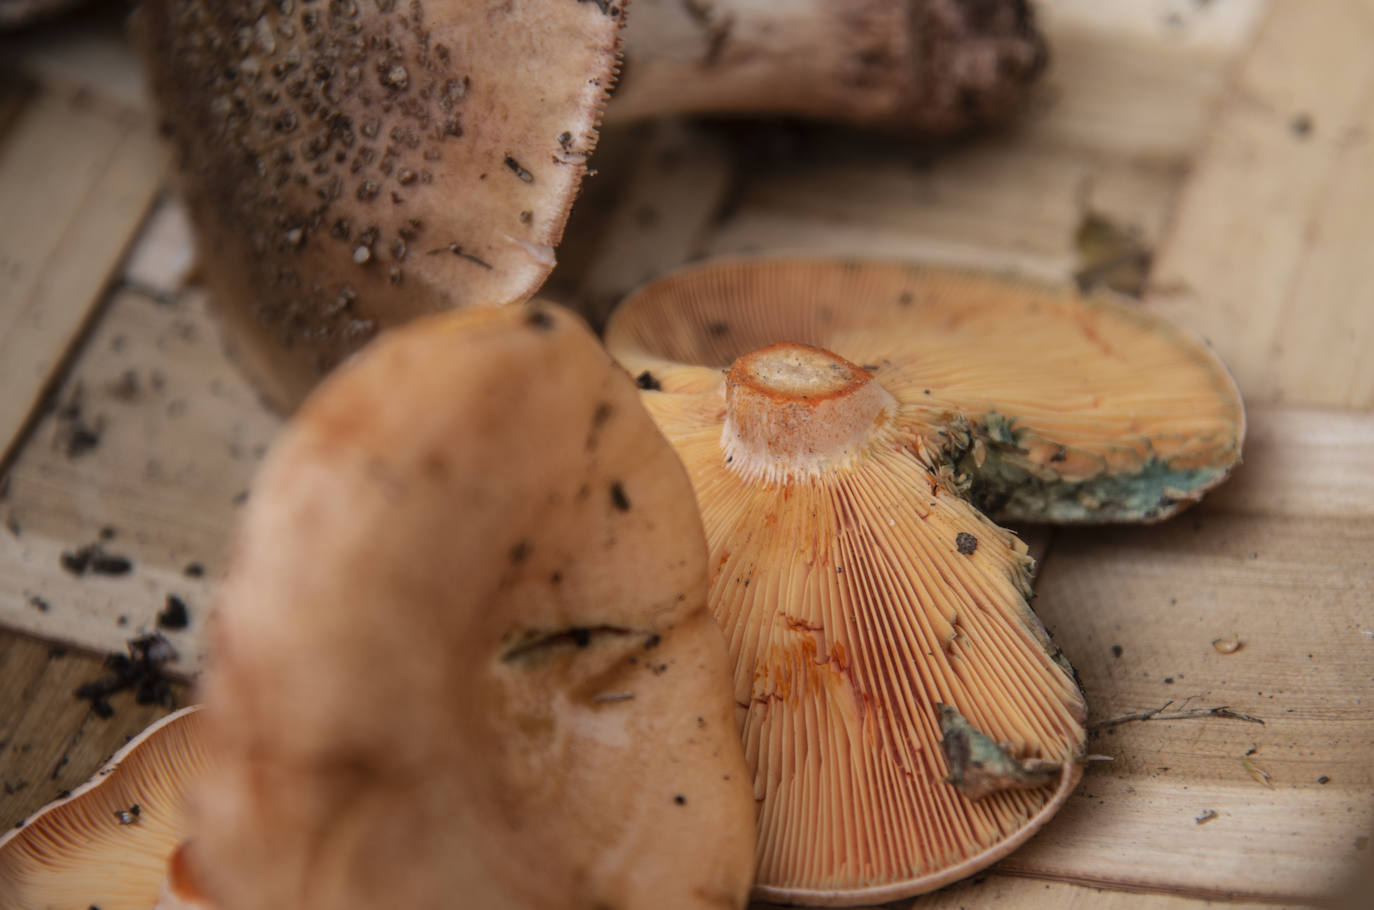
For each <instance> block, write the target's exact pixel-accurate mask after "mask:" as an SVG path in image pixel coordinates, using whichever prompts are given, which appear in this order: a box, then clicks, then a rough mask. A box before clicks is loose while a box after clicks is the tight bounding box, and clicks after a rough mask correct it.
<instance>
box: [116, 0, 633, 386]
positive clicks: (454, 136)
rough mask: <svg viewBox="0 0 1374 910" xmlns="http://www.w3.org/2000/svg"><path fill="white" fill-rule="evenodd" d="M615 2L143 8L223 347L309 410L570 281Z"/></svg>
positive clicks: (143, 41) (203, 2)
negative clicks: (395, 351) (425, 345)
mask: <svg viewBox="0 0 1374 910" xmlns="http://www.w3.org/2000/svg"><path fill="white" fill-rule="evenodd" d="M621 19H622V5H620V4H617V3H607V2H598V3H577V2H555V0H525V2H520V3H488V2H477V0H332V2H329V3H323V2H311V0H272V2H265V0H213V2H212V0H144V2H143V3H142V4H141V5H140V9H139V10H138V13H137V17H136V29H135V31H136V34H137V36H138V37H139V43H140V45H141V51H142V57H143V59H144V64H145V70H146V73H147V77H148V82H149V84H150V88H151V90H152V94H153V96H154V97H155V99H156V100H157V102H158V106H159V108H160V115H161V123H162V127H163V130H164V132H165V133H166V134H167V135H168V136H169V137H170V139H171V142H172V146H173V148H174V151H175V155H176V160H177V164H178V169H179V171H180V172H181V177H182V180H181V185H182V189H183V191H184V194H185V196H186V199H187V201H188V203H189V209H190V212H191V215H192V220H193V222H194V225H195V229H196V235H197V245H198V248H199V251H200V262H201V270H202V273H203V275H204V278H205V280H206V282H207V284H208V285H209V288H210V290H211V294H212V298H213V301H214V303H215V304H216V309H217V312H218V314H219V316H220V319H221V322H222V324H223V325H224V328H225V331H226V337H227V340H228V341H229V343H230V346H231V348H233V349H234V351H235V352H236V354H237V357H238V359H239V360H240V361H241V364H242V366H243V367H244V368H245V370H246V371H247V372H248V373H249V374H250V375H251V376H252V377H253V378H254V379H255V380H256V381H257V384H258V386H259V388H260V390H261V391H262V393H263V394H264V396H265V397H266V398H267V399H268V400H269V401H270V402H272V403H273V404H275V405H276V406H277V407H279V408H283V409H290V408H293V407H294V406H295V405H296V404H298V403H299V401H300V399H301V398H302V397H303V396H304V394H305V393H306V392H307V391H308V390H309V389H310V388H311V387H312V386H313V385H314V383H315V382H316V381H317V380H318V378H319V377H320V376H321V375H322V374H323V373H324V372H325V371H327V370H328V369H330V368H332V367H333V365H335V364H336V363H338V362H339V361H340V360H341V359H343V358H344V357H345V356H346V355H347V354H349V353H350V352H352V351H353V350H356V349H357V348H358V347H359V346H361V345H362V344H363V343H364V342H365V341H366V340H367V339H368V338H370V337H371V336H372V335H374V334H375V333H376V331H378V330H379V329H382V328H385V327H386V326H389V325H394V324H397V323H400V322H403V321H405V320H408V319H411V318H414V317H416V316H419V315H422V314H425V313H430V312H434V311H438V310H442V309H447V308H450V307H462V306H468V305H472V304H484V305H485V304H502V303H510V302H513V301H523V300H525V299H527V298H528V297H529V296H530V295H531V294H533V293H534V291H535V289H537V288H538V287H539V285H540V284H541V283H542V282H543V280H544V278H545V277H546V276H547V275H548V273H549V271H550V270H551V269H552V267H553V265H554V255H553V250H554V247H555V246H556V245H557V244H558V242H559V239H560V238H561V236H562V233H563V227H564V223H565V222H566V220H567V216H568V212H569V209H570V207H571V205H572V201H573V198H574V197H575V196H576V193H577V189H578V185H579V183H580V181H581V179H582V176H583V175H584V174H585V173H586V160H587V157H588V155H589V154H590V153H591V151H592V149H593V147H594V146H595V145H596V138H597V127H598V124H599V120H600V116H601V110H602V107H603V104H604V102H605V100H606V96H607V92H608V90H609V89H610V86H611V84H612V81H613V79H614V73H615V67H616V53H617V50H616V41H617V38H616V33H617V30H618V29H619V27H620V22H621Z"/></svg>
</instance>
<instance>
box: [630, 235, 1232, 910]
mask: <svg viewBox="0 0 1374 910" xmlns="http://www.w3.org/2000/svg"><path fill="white" fill-rule="evenodd" d="M607 343H608V346H609V348H610V349H611V351H612V353H613V354H614V355H615V356H616V357H617V358H618V359H619V360H620V361H621V363H622V364H623V365H624V366H625V367H626V368H627V369H628V371H629V372H630V373H631V374H633V375H637V376H638V378H639V383H640V385H641V387H642V388H645V389H646V391H644V393H643V397H644V401H645V404H646V406H647V407H648V408H649V410H650V412H651V413H652V414H653V415H654V417H655V419H656V420H657V421H658V423H659V425H660V427H662V428H663V430H664V432H665V434H666V435H667V436H668V438H669V439H670V440H671V441H672V442H673V444H674V445H675V446H676V447H677V449H678V451H679V454H680V455H681V456H682V459H683V462H684V463H685V464H686V465H687V468H688V472H689V473H690V474H691V476H692V481H693V484H694V486H695V488H696V491H697V498H698V502H699V505H700V508H701V510H702V517H703V521H704V522H705V525H706V533H707V542H708V546H709V549H710V560H711V568H712V572H713V576H712V580H711V596H710V603H711V607H712V610H713V611H714V613H715V615H716V618H717V620H718V621H719V622H720V624H721V626H722V628H723V629H724V631H725V635H726V639H727V641H728V643H729V646H730V653H731V658H732V659H733V660H734V661H735V700H736V705H737V708H738V716H739V718H740V723H741V729H742V730H743V735H744V742H745V752H746V757H747V759H748V760H749V762H750V765H751V767H752V769H753V771H754V787H755V796H756V798H757V799H758V800H759V801H760V807H759V844H758V855H759V868H758V873H757V884H756V893H757V894H759V895H761V896H765V897H769V898H774V899H779V900H788V901H794V902H800V903H815V904H828V903H855V902H862V901H875V900H887V899H893V898H897V897H901V896H905V895H908V894H914V893H919V892H921V891H928V890H931V889H933V888H936V887H940V886H942V885H944V884H947V883H948V882H950V881H953V880H955V879H957V878H960V877H963V876H966V875H969V874H971V873H972V872H974V871H976V870H977V869H978V868H980V867H982V866H986V865H987V864H989V863H991V862H993V861H994V860H996V859H998V858H1000V857H1001V856H1003V855H1005V854H1006V853H1008V852H1010V850H1012V849H1013V848H1014V847H1016V846H1017V845H1018V844H1020V843H1022V842H1023V841H1024V840H1025V839H1026V838H1027V837H1029V836H1030V834H1031V833H1033V832H1034V831H1035V830H1036V829H1037V828H1038V827H1039V826H1040V825H1041V824H1043V822H1044V821H1045V820H1047V819H1048V817H1049V816H1050V815H1051V814H1052V813H1053V812H1054V811H1055V810H1056V809H1057V808H1058V806H1059V805H1060V804H1062V802H1063V800H1064V799H1066V798H1067V796H1068V794H1069V792H1070V791H1071V790H1072V788H1073V786H1074V784H1075V783H1076V782H1077V779H1078V777H1079V774H1080V770H1079V766H1078V760H1079V758H1080V756H1081V753H1082V749H1083V743H1084V739H1085V731H1084V727H1083V723H1084V718H1085V715H1086V708H1085V705H1084V702H1083V698H1082V694H1081V692H1080V691H1079V689H1078V687H1077V684H1076V681H1075V680H1074V678H1073V675H1072V670H1071V668H1069V667H1068V665H1067V662H1065V661H1064V660H1063V659H1062V657H1061V655H1060V654H1059V653H1058V651H1057V650H1056V649H1055V648H1054V646H1053V644H1052V643H1051V642H1050V641H1049V639H1048V637H1047V635H1046V634H1045V631H1044V629H1043V627H1042V626H1041V624H1040V622H1039V621H1038V619H1037V618H1036V617H1035V615H1034V614H1033V613H1032V612H1031V611H1030V608H1029V606H1028V603H1027V600H1028V598H1029V596H1030V572H1029V570H1030V560H1029V558H1028V557H1027V555H1026V548H1025V546H1024V544H1022V543H1021V541H1019V540H1018V539H1017V538H1016V537H1015V536H1014V535H1012V534H1010V533H1008V532H1006V531H1005V530H1003V529H1001V528H999V527H998V526H997V525H995V524H994V523H993V522H992V521H991V520H989V519H988V518H987V517H985V516H984V515H983V514H982V513H981V512H980V511H979V509H978V508H977V505H976V504H981V505H984V506H989V507H993V508H997V509H999V510H1000V511H1001V513H1002V514H1009V515H1015V516H1017V517H1022V518H1025V517H1034V518H1041V519H1045V518H1050V519H1074V520H1082V519H1095V520H1101V519H1113V520H1119V519H1126V518H1137V519H1138V518H1158V517H1162V516H1163V515H1164V514H1167V513H1168V512H1171V511H1173V510H1174V509H1176V508H1177V507H1178V506H1179V503H1180V502H1182V501H1185V500H1187V499H1190V498H1195V497H1196V496H1198V495H1200V494H1201V491H1202V490H1203V489H1205V488H1206V487H1207V486H1210V485H1211V484H1212V483H1215V482H1217V481H1219V480H1220V479H1221V478H1222V477H1223V476H1224V475H1225V473H1226V471H1227V470H1229V468H1230V466H1231V464H1232V463H1233V462H1234V460H1235V458H1236V456H1237V454H1238V451H1239V445H1240V434H1241V432H1242V430H1243V416H1242V411H1241V408H1240V403H1239V399H1238V398H1237V397H1236V395H1235V391H1234V386H1233V385H1232V383H1231V380H1230V378H1229V376H1228V375H1227V374H1226V372H1225V370H1224V369H1223V368H1222V367H1221V366H1220V364H1218V363H1217V361H1216V359H1215V358H1214V357H1213V356H1212V355H1211V354H1210V353H1209V352H1208V351H1207V350H1206V349H1205V348H1204V347H1203V346H1202V345H1200V344H1198V343H1196V342H1195V341H1193V340H1191V339H1189V338H1187V337H1186V336H1185V335H1183V334H1182V333H1180V332H1177V331H1175V330H1173V329H1172V328H1170V327H1168V326H1165V325H1162V324H1160V323H1159V322H1158V321H1156V320H1153V319H1150V318H1149V317H1147V316H1144V315H1141V314H1139V313H1136V312H1133V311H1131V310H1128V309H1126V308H1125V307H1122V306H1118V305H1115V304H1113V303H1110V302H1106V301H1096V300H1094V301H1088V300H1083V299H1081V298H1078V297H1074V296H1071V295H1066V294H1063V293H1059V292H1054V291H1048V290H1045V289H1043V288H1034V287H1027V286H1024V285H1019V284H1013V283H1009V282H1005V281H997V280H993V279H989V278H980V277H977V276H974V275H970V274H962V273H956V272H947V271H940V270H934V269H925V268H915V267H910V266H905V265H896V264H886V263H859V262H840V261H811V260H805V261H787V260H766V261H724V262H721V263H716V264H706V265H703V266H699V267H696V268H692V269H688V270H685V271H683V272H681V273H678V274H677V275H674V276H670V277H668V278H665V279H663V280H661V281H659V282H656V283H654V284H651V285H650V286H648V287H647V288H645V289H644V290H642V291H641V292H639V293H638V294H637V295H635V296H633V297H632V298H631V299H630V300H628V301H627V302H626V303H625V304H624V305H623V307H622V308H621V309H620V310H619V311H618V312H617V313H616V314H614V315H613V316H612V319H611V322H610V324H609V326H608V329H607ZM722 370H724V371H725V373H724V375H722ZM970 475H971V476H970ZM1157 475H1163V478H1164V479H1161V478H1160V476H1157ZM1175 485H1177V486H1175ZM1118 488H1119V489H1122V490H1124V491H1125V492H1124V493H1122V494H1120V495H1108V494H1109V493H1112V494H1114V491H1116V490H1117V489H1118ZM970 495H972V497H973V501H970V499H969V496H970Z"/></svg>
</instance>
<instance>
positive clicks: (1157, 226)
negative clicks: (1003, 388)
mask: <svg viewBox="0 0 1374 910" xmlns="http://www.w3.org/2000/svg"><path fill="white" fill-rule="evenodd" d="M1204 6H1205V7H1207V8H1202V7H1204ZM1213 6H1215V7H1218V8H1217V9H1211V7H1213ZM1189 7H1193V5H1192V4H1190V5H1189ZM1263 10H1264V4H1262V3H1256V2H1231V3H1225V4H1206V5H1197V6H1196V7H1195V8H1190V9H1186V10H1184V11H1183V12H1177V10H1176V9H1175V8H1174V7H1171V6H1169V5H1166V4H1160V3H1149V4H1140V5H1138V6H1133V7H1132V11H1131V12H1121V11H1119V10H1118V13H1119V15H1117V14H1111V13H1109V12H1107V11H1104V9H1103V8H1102V7H1101V5H1100V4H1089V3H1084V2H1080V0H1057V2H1051V3H1047V4H1044V5H1043V6H1042V7H1041V9H1040V13H1041V18H1042V19H1043V21H1044V22H1045V27H1046V30H1047V32H1048V35H1049V40H1050V43H1051V46H1052V55H1053V61H1054V62H1053V64H1052V69H1051V72H1050V74H1049V76H1048V77H1047V83H1046V86H1045V88H1044V89H1043V91H1042V92H1041V94H1040V96H1039V97H1038V98H1037V99H1034V100H1033V103H1032V105H1031V109H1030V110H1029V111H1028V112H1027V113H1026V114H1025V115H1024V116H1023V117H1021V118H1020V119H1019V120H1018V121H1017V122H1016V123H1014V124H1013V125H1011V126H1010V127H1008V128H1007V129H1005V130H1002V131H999V132H996V133H994V134H990V135H987V136H983V137H981V138H978V139H975V140H972V141H970V142H967V143H961V144H959V145H957V146H955V147H952V148H949V149H945V150H931V149H921V148H919V147H916V146H913V144H912V143H910V142H908V141H892V140H882V139H876V138H875V137H872V136H862V135H853V134H852V133H850V134H844V135H835V134H823V133H822V134H819V135H818V134H816V133H813V132H802V133H800V134H799V135H796V136H791V137H789V136H787V135H785V134H784V136H783V140H784V141H783V142H777V141H775V142H774V143H773V145H775V146H776V145H783V147H784V148H786V149H787V154H784V155H779V154H777V153H776V151H774V150H772V149H770V148H769V147H768V146H767V144H766V143H761V144H762V145H764V147H763V148H762V150H761V151H760V152H759V153H758V154H755V155H751V154H750V150H748V149H745V150H744V152H743V153H742V154H741V153H740V152H738V151H737V153H736V154H737V157H741V158H743V159H745V160H749V159H750V158H751V157H752V158H753V159H755V162H756V165H755V166H754V167H753V168H750V169H747V170H746V171H745V173H744V174H743V177H742V181H741V182H742V183H743V184H744V189H743V192H742V193H741V196H740V198H739V200H738V205H737V209H736V211H735V212H734V214H733V217H731V218H730V219H729V220H727V221H726V222H725V223H724V224H723V225H721V226H720V228H719V229H718V230H717V231H715V232H714V234H713V235H712V236H711V237H710V238H709V241H708V244H707V251H708V252H711V253H742V252H758V251H764V250H787V251H808V252H821V253H831V254H841V255H864V256H875V257H893V258H904V259H924V260H932V261H940V262H946V263H957V264H966V265H972V266H979V267H989V268H994V269H999V270H1006V271H1011V272H1015V273H1017V274H1021V275H1026V276H1031V277H1037V278H1042V279H1047V280H1055V281H1065V280H1067V279H1069V278H1070V277H1071V276H1073V275H1074V273H1075V272H1076V271H1078V269H1079V268H1081V267H1082V266H1083V265H1084V262H1083V259H1082V252H1081V250H1080V248H1079V247H1080V243H1079V239H1078V234H1079V229H1080V227H1081V226H1082V225H1083V223H1084V221H1085V219H1086V218H1087V217H1088V216H1089V215H1090V214H1091V215H1096V216H1099V217H1104V218H1106V219H1107V220H1108V221H1109V222H1110V223H1112V224H1115V225H1117V226H1119V227H1121V228H1123V229H1129V230H1131V231H1133V232H1134V233H1135V234H1137V235H1138V238H1139V242H1140V244H1141V245H1142V247H1143V248H1144V249H1145V250H1147V251H1148V249H1149V248H1150V247H1152V246H1153V245H1154V244H1155V243H1156V242H1158V241H1159V239H1160V238H1162V237H1163V236H1164V234H1165V233H1166V231H1167V229H1168V227H1169V226H1170V225H1171V223H1172V220H1173V210H1174V201H1175V198H1176V195H1177V193H1178V191H1179V189H1180V188H1181V186H1182V185H1183V184H1184V182H1185V180H1186V178H1187V175H1188V173H1189V167H1190V159H1191V157H1192V155H1193V154H1194V153H1195V152H1196V150H1197V149H1198V148H1199V147H1201V146H1202V145H1203V143H1204V142H1205V141H1206V137H1207V134H1208V127H1209V124H1210V116H1211V112H1212V110H1213V108H1214V106H1215V104H1216V102H1217V99H1218V98H1219V97H1220V95H1221V93H1222V92H1223V90H1224V89H1225V87H1226V85H1227V80H1228V77H1229V74H1230V72H1231V70H1232V69H1233V68H1234V66H1235V65H1236V62H1237V60H1238V59H1239V58H1240V56H1241V54H1242V53H1243V51H1244V49H1245V48H1246V46H1247V45H1248V42H1249V41H1250V39H1251V35H1252V32H1253V30H1254V28H1255V25H1256V22H1257V21H1258V20H1259V18H1260V16H1261V14H1262V13H1263ZM1175 15H1178V16H1182V17H1183V18H1182V19H1180V21H1179V23H1178V24H1174V23H1173V19H1172V18H1171V17H1173V16H1175ZM788 139H790V142H788V141H786V140H788ZM770 152H771V154H770Z"/></svg>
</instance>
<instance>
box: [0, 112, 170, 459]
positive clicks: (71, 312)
mask: <svg viewBox="0 0 1374 910" xmlns="http://www.w3.org/2000/svg"><path fill="white" fill-rule="evenodd" d="M163 163H164V153H163V151H162V149H161V147H160V146H159V145H158V143H157V141H156V139H155V138H154V136H153V135H152V131H151V130H150V129H149V127H148V124H147V123H146V122H145V121H144V120H143V119H141V118H139V117H137V116H134V115H132V114H129V113H126V112H121V111H119V110H117V109H111V108H109V107H108V106H106V105H104V104H101V103H96V102H94V101H91V100H89V99H85V98H83V97H81V96H75V95H72V94H70V93H67V92H63V91H56V90H53V91H41V92H39V93H38V94H36V95H35V96H34V97H33V98H32V99H30V100H29V101H28V103H27V104H26V105H25V106H24V108H23V109H22V110H21V111H20V112H19V113H18V114H17V115H16V116H14V117H13V118H12V119H11V121H10V124H9V128H8V129H7V130H6V133H5V135H4V137H3V142H0V212H5V213H6V216H5V218H4V219H3V220H0V272H3V274H4V278H5V280H4V284H3V291H2V292H0V388H3V389H4V395H3V396H0V466H3V465H4V463H5V462H6V461H7V460H8V459H9V458H10V457H11V456H12V454H13V450H14V447H15V446H16V444H17V443H18V441H19V438H20V435H21V434H22V432H23V430H24V428H25V427H26V426H27V424H28V422H29V420H30V419H31V417H32V416H33V414H34V412H35V410H36V408H37V407H38V405H39V403H40V401H41V399H42V397H43V394H44V392H45V391H46V390H47V388H48V386H49V385H50V383H51V382H52V381H53V379H54V377H55V375H56V371H57V370H58V369H59V368H60V366H61V365H62V363H63V362H64V360H65V358H66V356H67V354H68V353H69V352H70V351H71V350H72V348H73V346H74V345H75V343H76V341H77V339H78V338H79V337H80V333H81V330H82V328H83V327H84V326H85V324H86V322H87V320H88V319H89V317H90V315H91V314H92V313H93V312H94V310H95V308H96V306H97V304H98V303H99V301H100V299H101V293H102V291H103V290H104V288H105V286H106V284H107V282H108V281H109V278H110V276H111V274H112V273H113V271H114V268H115V266H116V265H117V264H118V262H119V260H120V258H121V257H122V255H123V253H124V250H125V249H126V248H127V246H128V245H129V243H130V241H131V240H132V238H133V235H134V231H135V229H136V227H137V225H138V224H139V222H140V221H141V220H142V219H143V216H144V214H145V213H146V212H147V209H148V206H149V204H150V203H151V202H152V199H153V196H154V194H155V192H156V190H157V187H158V184H159V183H160V181H161V179H162V176H163Z"/></svg>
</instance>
